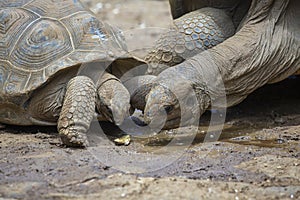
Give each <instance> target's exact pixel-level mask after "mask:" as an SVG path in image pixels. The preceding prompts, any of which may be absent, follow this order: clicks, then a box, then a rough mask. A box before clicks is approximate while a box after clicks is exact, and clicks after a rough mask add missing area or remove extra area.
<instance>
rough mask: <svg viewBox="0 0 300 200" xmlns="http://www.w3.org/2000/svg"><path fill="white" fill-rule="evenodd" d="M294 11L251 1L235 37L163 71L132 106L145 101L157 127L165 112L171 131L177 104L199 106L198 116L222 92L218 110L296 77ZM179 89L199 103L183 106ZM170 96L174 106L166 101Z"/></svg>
mask: <svg viewBox="0 0 300 200" xmlns="http://www.w3.org/2000/svg"><path fill="white" fill-rule="evenodd" d="M299 8H300V3H299V1H297V0H265V1H259V0H253V1H252V6H251V8H250V9H249V11H248V14H247V16H246V18H245V19H244V20H243V22H242V23H241V24H240V29H239V30H238V32H237V33H236V34H235V35H234V36H232V37H230V38H229V39H227V40H226V41H225V42H223V43H221V44H219V45H217V46H216V47H215V48H212V49H209V50H207V51H204V52H201V53H199V54H197V55H196V56H194V57H192V58H189V59H187V60H186V61H184V62H183V63H181V64H179V65H176V66H174V67H171V68H168V69H166V70H164V71H163V72H162V73H160V74H159V75H158V77H157V78H156V79H155V80H154V81H153V83H152V84H148V87H141V88H140V89H138V90H137V91H136V92H135V94H134V95H133V96H132V99H133V100H134V101H138V99H143V98H145V99H146V100H145V101H146V105H145V109H144V113H145V121H147V122H148V123H151V122H154V121H156V119H157V118H160V116H161V113H162V109H163V108H166V107H167V108H168V109H167V110H168V111H166V112H167V114H168V118H167V119H168V120H169V119H170V120H171V121H167V122H166V123H165V127H164V128H167V129H168V128H175V127H177V126H178V120H177V121H175V120H174V119H176V118H181V116H182V115H183V116H184V115H185V113H184V112H178V109H177V108H178V107H180V105H178V104H179V103H180V102H183V105H184V107H185V106H187V107H189V108H190V109H191V111H192V109H195V108H196V107H195V106H199V114H201V113H203V112H204V110H205V109H206V108H208V107H209V106H210V105H211V104H213V103H215V104H218V100H219V99H220V98H222V96H223V95H224V92H226V97H227V104H226V105H221V106H226V107H227V106H232V105H235V104H237V103H239V102H241V101H242V100H244V99H245V98H246V97H247V95H249V94H250V93H251V92H253V91H254V90H255V89H257V88H259V87H261V86H263V85H265V84H267V83H274V82H278V81H281V80H283V79H285V78H287V77H288V76H290V75H293V74H295V73H296V72H297V71H298V70H299V67H300V51H299V46H300V34H299V33H300V25H299V20H298V19H299V18H300V11H299V10H300V9H299ZM286 34H287V35H288V36H287V37H283V35H286ZM183 83H184V84H183ZM222 86H223V87H224V90H222ZM178 88H180V91H185V90H187V91H188V90H189V88H193V91H194V93H195V95H196V98H197V99H198V102H192V103H194V105H192V106H188V105H187V104H185V100H186V99H187V97H186V93H180V92H176V91H177V90H178ZM174 92H176V93H177V95H175V96H176V99H177V101H176V99H175V96H174V95H171V94H172V93H174ZM207 95H208V96H209V98H207ZM133 100H132V102H134V101H133ZM170 107H171V108H170ZM169 116H172V117H169ZM173 122H175V123H173Z"/></svg>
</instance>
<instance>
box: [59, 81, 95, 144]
mask: <svg viewBox="0 0 300 200" xmlns="http://www.w3.org/2000/svg"><path fill="white" fill-rule="evenodd" d="M95 96H96V87H95V85H94V83H93V81H92V80H91V79H90V78H88V77H86V76H76V77H74V78H72V79H71V80H70V81H69V83H68V86H67V91H66V94H65V98H64V103H63V106H62V110H61V112H60V116H59V119H58V125H57V128H58V131H59V134H60V136H61V139H62V141H63V143H64V144H66V145H68V146H79V147H80V146H84V147H85V146H88V144H89V143H88V140H87V137H86V134H85V133H86V132H87V130H88V129H89V127H90V123H91V122H92V120H93V117H94V113H95V100H96V99H95Z"/></svg>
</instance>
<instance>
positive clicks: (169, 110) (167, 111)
mask: <svg viewBox="0 0 300 200" xmlns="http://www.w3.org/2000/svg"><path fill="white" fill-rule="evenodd" d="M173 108H174V106H170V105H169V106H165V107H164V109H165V111H166V113H167V114H169V113H170V112H171V111H172V110H173Z"/></svg>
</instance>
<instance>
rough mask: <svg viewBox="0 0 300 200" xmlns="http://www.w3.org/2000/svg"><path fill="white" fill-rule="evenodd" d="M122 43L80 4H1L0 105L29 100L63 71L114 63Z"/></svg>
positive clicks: (72, 0) (20, 0)
mask: <svg viewBox="0 0 300 200" xmlns="http://www.w3.org/2000/svg"><path fill="white" fill-rule="evenodd" d="M123 41H124V40H123V38H122V34H121V33H120V31H119V30H118V29H116V28H114V27H111V26H109V25H108V24H105V23H102V22H101V21H99V20H98V19H97V18H96V17H95V16H94V15H93V14H92V13H91V12H90V11H89V10H88V9H86V8H85V7H84V6H83V5H82V3H81V2H80V1H78V0H47V1H45V0H1V1H0V96H1V97H0V100H1V98H2V100H4V99H5V98H6V100H7V101H8V100H9V99H12V98H14V97H15V96H22V95H23V94H27V95H28V94H29V93H30V92H31V91H33V90H35V89H36V88H38V87H39V86H41V85H42V84H44V83H45V82H46V81H47V80H48V79H49V78H50V77H51V76H53V75H54V74H55V73H57V72H58V71H60V70H62V69H66V68H68V67H71V66H75V65H77V64H80V63H86V62H90V61H93V60H103V61H109V60H111V61H112V60H114V59H115V58H116V57H118V54H123V50H124V49H125V46H124V44H123V43H122V42H123ZM3 98H4V99H3Z"/></svg>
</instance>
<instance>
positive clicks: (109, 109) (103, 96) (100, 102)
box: [96, 73, 130, 126]
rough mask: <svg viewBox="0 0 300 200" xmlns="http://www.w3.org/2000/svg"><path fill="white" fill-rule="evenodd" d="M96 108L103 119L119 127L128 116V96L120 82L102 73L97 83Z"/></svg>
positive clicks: (110, 75)
mask: <svg viewBox="0 0 300 200" xmlns="http://www.w3.org/2000/svg"><path fill="white" fill-rule="evenodd" d="M97 94H98V98H97V101H96V106H97V110H98V112H99V114H100V115H101V116H103V117H104V118H103V119H100V120H105V121H106V120H108V121H110V122H113V123H115V124H116V125H118V126H119V125H121V124H122V123H123V121H124V119H125V118H126V117H128V116H129V109H130V94H129V92H128V90H127V89H126V88H125V86H124V85H123V84H122V83H121V82H120V80H119V79H118V78H117V77H115V76H113V75H112V74H109V73H104V74H103V76H102V77H101V81H100V82H99V83H98V89H97Z"/></svg>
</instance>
